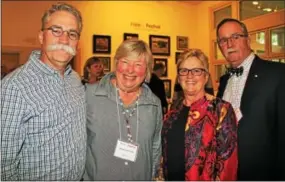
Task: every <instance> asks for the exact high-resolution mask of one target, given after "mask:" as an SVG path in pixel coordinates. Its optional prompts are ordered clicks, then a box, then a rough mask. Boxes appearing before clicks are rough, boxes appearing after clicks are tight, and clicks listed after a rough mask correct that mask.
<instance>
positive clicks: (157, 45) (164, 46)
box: [149, 35, 170, 56]
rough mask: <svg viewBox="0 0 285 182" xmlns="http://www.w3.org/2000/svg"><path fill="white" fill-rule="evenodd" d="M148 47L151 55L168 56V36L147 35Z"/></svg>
mask: <svg viewBox="0 0 285 182" xmlns="http://www.w3.org/2000/svg"><path fill="white" fill-rule="evenodd" d="M149 47H150V50H151V52H152V54H153V55H160V56H170V37H169V36H162V35H149Z"/></svg>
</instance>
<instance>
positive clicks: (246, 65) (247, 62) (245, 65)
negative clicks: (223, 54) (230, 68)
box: [239, 52, 255, 72]
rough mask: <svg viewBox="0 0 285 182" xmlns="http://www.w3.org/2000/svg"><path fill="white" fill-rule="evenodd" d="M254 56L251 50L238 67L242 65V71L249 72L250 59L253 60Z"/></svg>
mask: <svg viewBox="0 0 285 182" xmlns="http://www.w3.org/2000/svg"><path fill="white" fill-rule="evenodd" d="M254 58H255V55H254V53H253V52H252V53H250V54H249V55H248V56H247V58H245V60H244V61H243V62H242V64H241V65H240V66H239V67H241V66H243V71H244V72H249V69H250V66H251V64H252V61H253V60H254Z"/></svg>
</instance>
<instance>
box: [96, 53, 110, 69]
mask: <svg viewBox="0 0 285 182" xmlns="http://www.w3.org/2000/svg"><path fill="white" fill-rule="evenodd" d="M95 57H96V58H98V59H100V60H101V61H102V63H103V66H104V72H105V73H107V72H110V71H111V57H99V56H95Z"/></svg>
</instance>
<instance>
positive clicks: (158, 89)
mask: <svg viewBox="0 0 285 182" xmlns="http://www.w3.org/2000/svg"><path fill="white" fill-rule="evenodd" d="M148 85H149V88H150V89H151V91H152V92H153V93H154V94H155V95H156V96H157V97H158V98H159V99H160V101H161V106H162V108H166V110H167V107H168V103H167V100H166V94H165V89H164V83H163V81H162V80H161V79H160V78H159V77H158V76H156V74H154V73H152V75H151V79H150V82H149V84H148ZM166 112H167V111H166ZM163 113H164V112H163ZM164 114H165V113H164Z"/></svg>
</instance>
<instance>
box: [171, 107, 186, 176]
mask: <svg viewBox="0 0 285 182" xmlns="http://www.w3.org/2000/svg"><path fill="white" fill-rule="evenodd" d="M189 110H190V107H187V106H183V108H182V110H181V112H180V113H179V115H178V118H177V120H175V121H174V122H173V124H172V128H171V129H169V131H168V133H167V168H168V180H170V181H184V180H185V158H184V156H185V125H186V122H187V117H188V112H189Z"/></svg>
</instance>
